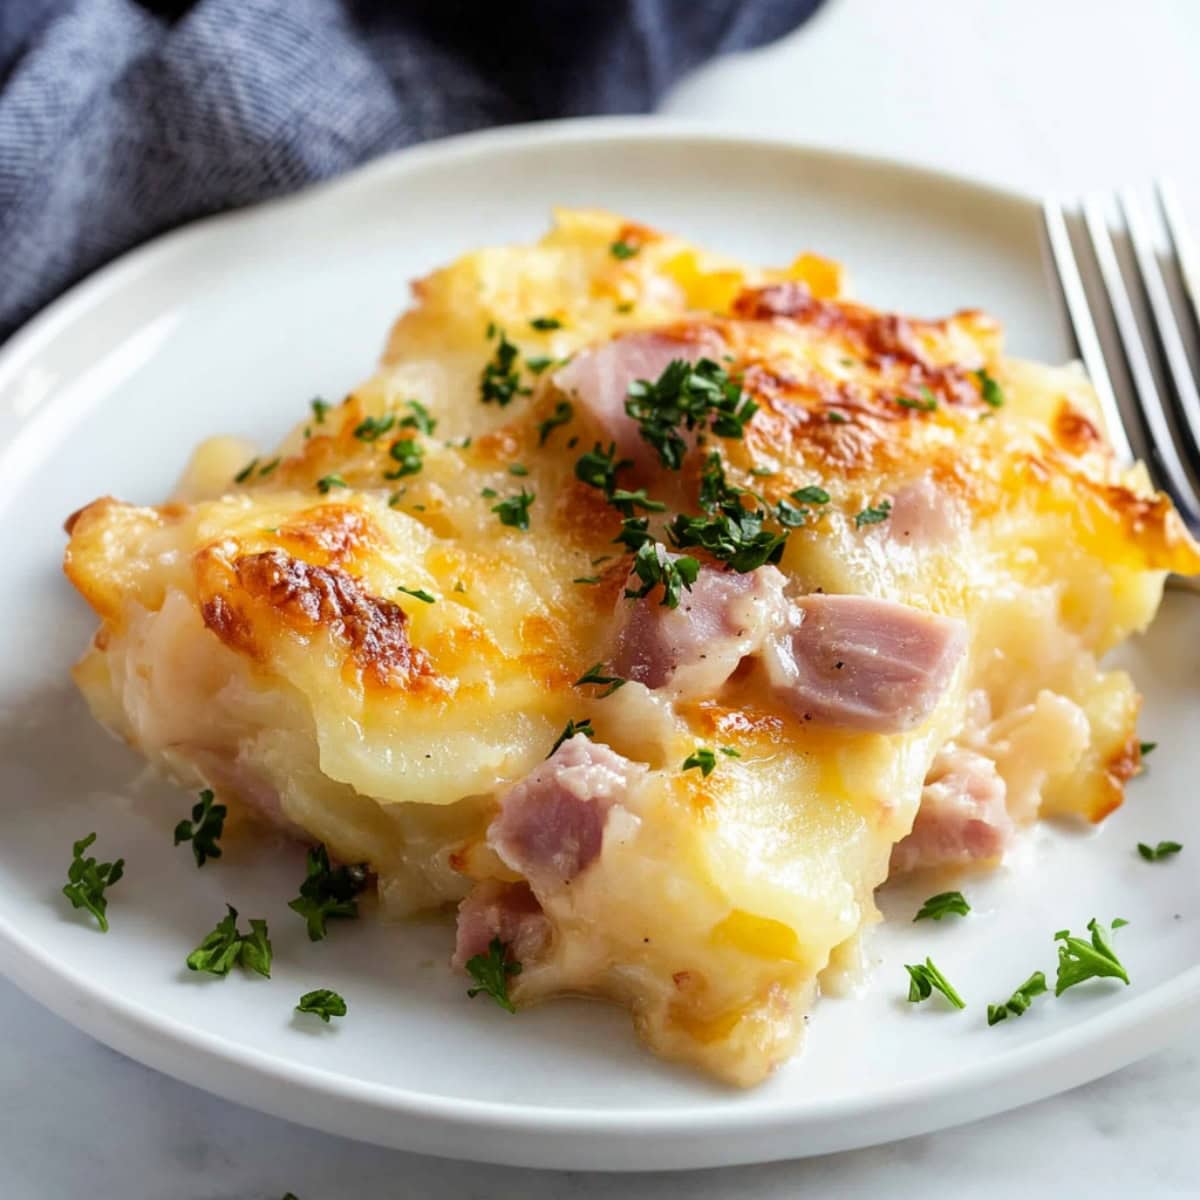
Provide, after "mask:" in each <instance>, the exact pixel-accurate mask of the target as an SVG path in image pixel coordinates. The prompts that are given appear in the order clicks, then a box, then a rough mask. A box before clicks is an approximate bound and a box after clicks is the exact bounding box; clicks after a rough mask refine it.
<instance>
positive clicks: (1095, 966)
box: [1054, 917, 1129, 996]
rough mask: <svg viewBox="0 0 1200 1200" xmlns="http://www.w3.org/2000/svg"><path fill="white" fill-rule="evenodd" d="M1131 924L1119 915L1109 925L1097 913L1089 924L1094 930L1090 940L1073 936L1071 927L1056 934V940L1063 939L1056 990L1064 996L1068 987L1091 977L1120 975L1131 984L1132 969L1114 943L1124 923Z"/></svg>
mask: <svg viewBox="0 0 1200 1200" xmlns="http://www.w3.org/2000/svg"><path fill="white" fill-rule="evenodd" d="M1128 924H1129V922H1128V921H1124V920H1122V919H1121V918H1120V917H1118V918H1117V919H1116V920H1115V921H1113V923H1112V928H1111V929H1105V927H1104V926H1103V925H1101V924H1100V922H1099V921H1097V920H1096V918H1095V917H1093V918H1092V919H1091V920H1090V921H1089V922H1088V926H1087V927H1088V929H1089V930H1091V934H1092V940H1091V941H1090V942H1085V941H1084V940H1083V938H1078V937H1072V936H1071V933H1070V931H1069V930H1066V929H1060V930H1059V931H1058V932H1057V933H1056V934H1055V935H1054V940H1055V941H1058V942H1062V945H1061V946H1059V948H1058V978H1057V980H1056V981H1055V984H1054V994H1055V995H1056V996H1061V995H1062V994H1063V992H1065V991H1066V990H1067V988H1072V987H1074V986H1075V985H1076V984H1077V983H1084V982H1085V981H1086V980H1088V979H1103V978H1110V979H1120V980H1121V981H1122V982H1123V983H1125V984H1126V985H1128V983H1129V972H1128V971H1126V970H1125V967H1124V966H1123V965H1122V963H1121V960H1120V959H1119V958H1117V954H1116V951H1115V950H1114V949H1113V947H1112V935H1113V934H1114V933H1115V932H1116V931H1117V930H1118V929H1120V928H1121V926H1122V925H1128Z"/></svg>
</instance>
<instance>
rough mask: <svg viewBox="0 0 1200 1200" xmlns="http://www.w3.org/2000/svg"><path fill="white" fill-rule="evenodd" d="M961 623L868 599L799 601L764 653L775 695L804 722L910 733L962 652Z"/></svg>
mask: <svg viewBox="0 0 1200 1200" xmlns="http://www.w3.org/2000/svg"><path fill="white" fill-rule="evenodd" d="M966 644H967V635H966V627H965V626H964V624H963V623H962V622H961V621H956V620H952V619H951V618H949V617H940V616H937V615H936V614H934V613H928V612H923V611H921V610H920V609H917V608H912V607H910V606H909V605H907V604H898V603H896V602H895V601H893V600H877V599H875V598H873V597H870V596H826V595H821V594H815V595H809V596H805V597H803V598H802V599H801V600H798V601H797V602H796V603H795V605H794V606H793V612H792V615H791V617H790V619H789V620H788V621H787V623H786V625H785V627H784V629H783V630H782V632H781V633H779V634H778V635H776V636H775V637H773V638H771V639H770V640H769V641H768V643H767V647H766V655H765V658H766V663H767V671H768V674H769V676H770V678H771V682H772V684H773V685H774V687H775V688H776V690H777V692H778V694H779V695H780V697H781V698H782V699H783V700H784V701H785V702H786V703H787V705H788V706H789V707H790V708H791V709H792V710H793V711H794V712H795V713H796V714H797V715H798V716H800V717H803V718H804V719H805V720H815V721H822V722H824V723H825V724H828V725H837V726H841V727H842V728H844V729H860V730H864V731H867V732H871V733H903V732H905V731H906V730H909V729H915V728H916V727H917V726H918V725H920V724H921V723H922V722H923V721H925V719H926V718H927V717H928V716H929V714H930V713H932V712H933V710H934V708H935V707H936V706H937V703H938V701H939V700H940V699H941V696H942V693H943V692H944V691H945V690H946V687H947V686H948V685H949V683H950V679H951V677H952V676H953V674H954V669H955V667H956V666H957V665H958V662H959V660H960V659H961V658H962V656H963V653H964V651H965V650H966Z"/></svg>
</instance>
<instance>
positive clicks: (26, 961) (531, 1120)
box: [0, 116, 1200, 1170]
mask: <svg viewBox="0 0 1200 1200" xmlns="http://www.w3.org/2000/svg"><path fill="white" fill-rule="evenodd" d="M605 141H607V142H613V143H621V142H634V143H642V144H644V143H652V142H662V143H665V144H670V145H672V146H676V147H678V146H679V145H681V144H684V143H691V144H693V145H697V144H698V145H702V146H704V147H706V148H710V149H711V148H714V147H720V146H723V145H724V146H730V147H737V148H743V149H744V148H751V149H755V148H757V149H763V150H768V151H774V152H779V153H784V154H788V155H791V156H795V157H796V158H797V159H808V160H820V161H825V162H832V163H835V164H837V165H840V166H843V167H846V168H849V169H851V170H856V169H857V170H862V171H873V172H890V173H893V174H899V175H903V176H905V177H907V178H909V179H911V180H913V181H914V182H917V183H920V184H924V185H925V186H930V187H937V188H943V189H944V188H946V187H952V188H955V189H959V190H966V191H971V192H974V193H975V194H976V195H979V196H986V197H988V198H990V199H992V200H996V201H1000V202H1007V203H1008V204H1009V205H1011V206H1014V207H1017V206H1019V207H1021V208H1024V209H1025V210H1026V211H1032V210H1036V208H1037V205H1038V199H1037V197H1036V196H1033V195H1032V194H1030V193H1028V192H1026V191H1024V190H1020V189H1016V188H1009V187H1004V186H1001V185H998V184H996V183H994V182H991V181H988V180H982V179H977V178H972V177H971V176H969V175H966V174H963V173H959V172H951V171H945V170H942V169H939V168H935V167H930V166H927V165H923V164H920V163H913V162H909V161H904V160H899V159H892V158H889V157H887V156H882V155H877V154H869V153H859V152H854V151H848V150H843V149H837V148H831V147H827V146H822V145H820V144H813V143H808V142H803V141H798V140H795V139H791V138H787V137H783V136H777V135H774V134H745V133H740V132H737V131H734V130H728V129H720V128H718V129H713V128H710V127H706V126H702V125H700V124H698V123H696V122H693V121H690V120H680V119H678V118H662V117H654V116H650V117H590V118H574V119H566V120H556V121H548V122H540V123H533V124H527V125H519V126H502V127H497V128H491V129H485V130H479V131H473V132H470V133H465V134H459V135H456V136H454V137H450V138H445V139H439V140H435V141H431V142H426V143H422V144H420V145H417V146H413V147H409V148H406V149H401V150H397V151H393V152H390V153H388V154H386V155H382V156H380V157H379V158H377V159H374V160H372V161H371V162H369V163H366V164H364V165H362V166H359V167H357V168H355V169H354V170H352V171H350V172H348V173H346V174H344V175H340V176H337V177H335V178H333V179H330V180H324V181H321V182H319V183H316V184H313V185H310V186H308V187H305V188H303V189H301V190H299V191H297V192H293V193H289V194H287V195H284V196H279V197H276V198H274V199H271V200H268V201H265V202H263V203H261V204H257V205H253V206H251V207H248V208H242V209H237V210H233V211H230V212H224V213H217V214H213V215H211V216H207V217H203V218H200V219H199V220H196V221H193V222H190V223H189V224H187V225H185V226H182V227H180V228H178V229H174V230H171V231H169V232H166V233H164V234H161V235H159V236H157V237H155V238H152V239H150V240H149V241H147V242H145V243H143V244H141V245H139V246H137V247H135V248H134V249H132V250H130V251H127V252H126V253H124V254H122V255H120V256H118V257H117V258H116V259H114V260H113V261H112V262H110V263H108V264H107V265H105V266H103V267H101V268H100V269H98V270H97V271H95V272H93V273H92V274H90V275H89V276H87V277H86V278H84V279H83V280H81V281H80V282H78V283H76V284H75V285H73V286H72V287H71V288H70V289H68V290H67V291H66V292H64V293H63V294H62V295H61V296H60V297H58V298H57V299H56V300H54V301H53V302H51V303H50V304H49V305H48V306H47V307H45V308H44V309H42V310H41V311H40V312H39V313H38V314H37V315H35V316H34V317H33V318H32V319H31V320H30V321H28V322H27V323H26V324H25V325H24V326H23V327H22V328H20V329H19V330H18V331H17V332H16V333H14V334H13V335H12V337H11V338H9V339H8V341H7V342H6V343H5V344H4V345H3V346H0V390H3V389H4V388H5V387H7V386H8V385H10V384H11V383H12V382H13V381H14V380H15V379H17V378H19V375H20V372H21V371H22V370H23V369H24V368H25V366H26V365H27V364H28V363H29V362H30V361H31V360H33V359H34V358H36V356H37V354H38V353H39V352H40V351H41V350H43V349H44V348H45V347H46V346H48V345H49V344H51V343H52V342H53V340H54V339H55V337H56V336H58V334H59V333H60V332H61V331H64V330H65V329H69V328H70V326H71V325H72V324H73V323H74V322H76V321H79V320H87V319H88V318H89V315H90V313H91V312H92V310H93V309H95V308H96V307H97V306H99V305H101V304H103V303H104V302H105V300H106V298H108V297H109V296H110V295H111V294H113V293H114V292H119V291H120V290H121V289H122V288H123V287H125V286H128V285H131V284H135V283H136V281H137V279H138V277H139V275H144V274H147V273H151V272H154V271H157V270H161V269H162V268H164V267H165V268H168V269H169V267H170V265H171V260H172V258H174V257H176V256H178V255H181V254H185V253H187V251H188V250H189V249H190V248H191V247H193V246H194V245H195V244H196V243H198V242H203V241H204V240H205V239H206V238H208V237H209V236H210V235H212V234H214V233H215V234H216V235H217V236H221V234H222V233H223V231H225V230H227V229H233V228H236V227H238V226H241V225H247V224H254V223H259V222H262V221H268V222H269V221H270V220H271V219H272V218H273V216H274V215H275V214H276V213H277V212H279V211H283V210H285V209H288V208H291V207H294V206H298V205H299V206H303V205H306V204H308V203H310V202H312V201H313V200H314V199H320V198H321V197H323V196H325V195H327V194H329V193H342V192H346V191H350V190H355V189H370V188H371V187H373V186H375V185H376V184H377V183H379V182H381V181H382V180H384V179H386V178H387V177H389V176H393V175H397V176H399V175H403V174H405V173H408V172H411V171H420V170H422V169H424V168H426V167H430V166H434V167H436V166H438V165H446V164H449V163H453V162H456V161H458V162H462V161H466V160H470V159H471V158H472V157H484V158H486V157H488V156H491V155H493V154H496V153H499V152H503V151H505V150H510V149H525V148H529V147H544V146H553V145H555V144H561V145H568V144H569V145H574V144H578V143H580V142H584V143H588V142H591V143H595V142H605ZM15 415H16V421H15V426H14V431H13V432H14V435H15V434H17V433H19V431H20V429H21V428H22V427H23V426H24V424H25V423H26V422H27V421H28V420H29V414H26V415H21V414H15ZM2 440H3V441H4V442H9V441H10V440H11V438H10V437H9V436H3V438H2ZM0 971H2V972H3V973H4V974H5V975H6V976H7V977H8V978H9V979H11V980H13V982H14V983H16V984H17V985H18V986H19V987H20V988H21V989H22V990H23V991H25V992H26V993H27V994H28V995H30V996H32V997H33V998H34V999H35V1000H37V1001H38V1002H39V1003H41V1004H43V1005H44V1006H45V1007H47V1008H49V1009H50V1010H51V1011H52V1012H54V1013H56V1014H57V1015H58V1016H60V1017H62V1018H64V1019H65V1020H67V1021H68V1022H70V1023H71V1024H73V1025H75V1026H76V1027H77V1028H80V1029H82V1030H83V1031H84V1032H86V1033H87V1034H89V1035H90V1036H92V1037H94V1038H96V1039H97V1040H99V1041H101V1042H103V1043H105V1044H107V1045H109V1046H111V1047H113V1048H114V1049H116V1050H118V1051H120V1052H121V1053H124V1054H126V1055H128V1056H129V1057H131V1058H133V1059H135V1060H137V1061H139V1062H142V1063H144V1064H146V1065H148V1066H151V1067H153V1068H155V1069H157V1070H160V1071H163V1072H165V1073H166V1074H168V1075H171V1076H173V1077H175V1078H177V1079H180V1080H183V1081H184V1082H187V1083H190V1084H193V1085H195V1086H198V1087H201V1088H204V1089H205V1090H208V1091H210V1092H215V1093H216V1094H219V1095H221V1096H224V1097H225V1098H227V1099H230V1100H233V1101H235V1102H239V1103H251V1104H253V1105H254V1106H255V1107H257V1108H260V1109H262V1110H264V1111H266V1112H269V1113H272V1114H273V1115H276V1116H280V1117H284V1118H286V1119H289V1120H293V1121H298V1122H299V1123H301V1124H306V1125H309V1126H312V1127H315V1128H321V1129H325V1130H329V1131H333V1132H336V1133H339V1134H342V1135H344V1136H348V1137H352V1138H358V1139H361V1140H370V1141H373V1142H377V1143H381V1144H385V1145H391V1146H394V1147H398V1148H404V1149H409V1150H420V1151H424V1152H426V1153H435V1154H442V1155H445V1156H448V1157H457V1158H464V1157H466V1158H472V1159H476V1160H480V1161H490V1162H501V1163H509V1164H513V1165H526V1166H528V1165H536V1166H548V1167H574V1168H581V1167H583V1168H590V1169H607V1170H637V1169H644V1168H646V1167H670V1168H680V1167H702V1166H713V1165H718V1164H722V1165H731V1164H735V1163H747V1162H762V1161H768V1160H771V1159H780V1158H792V1157H803V1156H806V1155H810V1154H817V1153H826V1152H830V1151H835V1150H842V1149H848V1148H851V1147H855V1146H862V1145H869V1144H876V1143H878V1142H881V1141H888V1140H893V1139H895V1138H899V1137H907V1136H912V1135H914V1134H919V1133H924V1132H929V1131H930V1130H933V1129H940V1128H946V1127H949V1126H951V1125H956V1124H960V1123H963V1122H965V1121H970V1120H974V1119H978V1118H980V1117H984V1116H988V1115H991V1114H993V1113H996V1112H999V1111H1003V1110H1005V1109H1008V1108H1012V1107H1015V1106H1017V1105H1019V1104H1024V1103H1029V1102H1031V1101H1034V1100H1038V1099H1041V1098H1043V1097H1045V1096H1048V1095H1050V1094H1054V1093H1058V1092H1061V1091H1065V1090H1067V1089H1068V1088H1071V1087H1075V1086H1078V1085H1079V1084H1082V1083H1085V1082H1088V1081H1089V1080H1092V1079H1095V1078H1098V1077H1099V1076H1101V1075H1103V1074H1107V1073H1108V1072H1109V1071H1112V1070H1115V1069H1118V1068H1119V1067H1122V1066H1125V1065H1127V1064H1128V1063H1130V1062H1132V1061H1134V1060H1135V1059H1137V1058H1139V1057H1142V1056H1143V1055H1145V1054H1148V1053H1151V1052H1153V1051H1154V1050H1155V1049H1158V1048H1160V1047H1161V1046H1163V1045H1165V1044H1166V1043H1167V1042H1169V1041H1170V1040H1171V1038H1173V1037H1174V1036H1175V1034H1176V1033H1177V1031H1178V1030H1179V1029H1180V1028H1181V1027H1182V1025H1183V1024H1184V1023H1185V1021H1186V1020H1187V1018H1188V1016H1189V1015H1190V1010H1191V1009H1193V1008H1194V1007H1195V1006H1196V1004H1197V1001H1200V964H1196V965H1193V966H1191V967H1189V968H1186V969H1185V970H1184V971H1182V972H1180V973H1179V974H1177V975H1175V976H1174V977H1172V978H1171V979H1169V980H1166V981H1164V982H1163V983H1161V984H1158V985H1156V986H1155V987H1154V988H1153V989H1152V990H1151V991H1149V992H1147V993H1145V994H1144V995H1139V996H1137V997H1134V998H1132V999H1130V1000H1129V1001H1128V1002H1126V1003H1125V1004H1123V1005H1121V1006H1120V1007H1119V1008H1114V1009H1111V1010H1108V1011H1105V1012H1101V1013H1099V1014H1097V1015H1094V1016H1091V1017H1088V1018H1084V1019H1080V1020H1078V1021H1076V1022H1074V1023H1073V1024H1071V1025H1070V1026H1068V1027H1066V1028H1064V1029H1063V1030H1062V1031H1061V1032H1057V1033H1055V1034H1054V1035H1052V1036H1051V1037H1050V1038H1045V1039H1038V1040H1037V1041H1034V1042H1032V1043H1029V1044H1028V1045H1026V1046H1023V1047H1021V1048H1018V1049H1014V1050H1012V1051H1011V1052H1009V1053H1008V1054H1006V1055H1003V1056H999V1057H997V1058H996V1059H994V1060H992V1061H990V1062H985V1063H981V1064H972V1065H968V1066H962V1067H959V1068H957V1069H955V1070H953V1071H950V1072H944V1073H942V1074H940V1075H938V1076H936V1077H931V1078H928V1079H925V1080H917V1081H912V1082H905V1083H901V1084H893V1085H889V1086H888V1087H886V1088H879V1089H875V1090H874V1091H873V1092H872V1093H871V1095H870V1097H869V1099H867V1100H866V1101H864V1100H863V1099H861V1098H856V1097H854V1096H843V1097H840V1098H835V1099H832V1100H821V1099H820V1098H816V1099H806V1100H805V1101H804V1102H803V1104H802V1105H798V1104H796V1103H794V1102H793V1103H787V1102H781V1103H780V1104H779V1106H778V1107H777V1108H775V1109H774V1110H773V1111H771V1112H769V1113H764V1112H763V1111H762V1110H761V1109H752V1108H749V1107H746V1106H740V1105H739V1097H740V1096H741V1093H738V1092H732V1091H731V1092H730V1094H729V1096H728V1097H727V1098H724V1099H718V1100H715V1101H714V1102H712V1103H705V1104H704V1105H703V1106H702V1107H696V1106H692V1105H682V1106H679V1107H677V1108H672V1109H654V1110H650V1109H638V1108H631V1107H625V1108H620V1109H615V1108H614V1109H610V1110H602V1109H589V1108H578V1107H571V1106H563V1105H555V1106H548V1105H536V1104H523V1103H516V1102H507V1101H505V1102H501V1101H492V1100H472V1099H461V1098H454V1097H450V1096H441V1095H438V1094H436V1093H429V1092H425V1091H414V1090H412V1089H409V1088H406V1087H403V1086H400V1085H394V1084H384V1083H378V1082H374V1081H369V1080H362V1079H355V1078H352V1077H349V1076H347V1075H345V1074H342V1073H338V1072H335V1071H332V1070H329V1069H326V1068H321V1067H316V1066H310V1065H307V1064H299V1063H297V1062H295V1061H294V1060H289V1059H286V1058H282V1057H280V1056H279V1055H276V1054H273V1053H265V1052H263V1051H259V1050H257V1049H253V1048H247V1047H244V1046H241V1045H238V1044H235V1043H233V1042H229V1041H227V1040H226V1039H224V1038H221V1037H220V1036H218V1035H215V1034H210V1033H207V1032H205V1031H203V1030H200V1029H197V1028H196V1027H194V1026H191V1025H188V1024H187V1023H185V1022H183V1021H181V1020H179V1019H177V1018H176V1017H173V1016H167V1015H164V1014H163V1013H161V1012H159V1011H157V1010H155V1009H153V1008H148V1007H145V1006H143V1005H141V1004H139V1003H137V1002H136V1001H135V1000H133V999H132V998H130V997H127V996H124V995H119V994H114V993H113V992H111V991H109V990H106V989H105V988H104V987H102V986H99V985H96V984H93V983H92V982H91V981H89V980H88V979H87V978H86V977H85V976H84V975H82V973H81V972H79V971H78V970H75V969H74V968H73V967H72V965H71V964H70V963H68V962H61V961H58V960H57V959H55V958H54V957H53V956H52V955H51V954H50V953H49V952H47V951H44V950H42V949H41V948H40V947H39V946H38V945H37V944H36V943H35V942H34V941H33V940H32V939H31V938H29V937H27V936H26V935H24V934H23V933H21V932H20V931H19V930H18V929H16V928H15V927H14V926H13V925H12V924H11V922H10V921H9V920H8V919H7V918H6V917H5V915H4V914H3V912H0ZM1151 1017H1154V1018H1155V1019H1153V1020H1152V1019H1150V1018H1151ZM1081 1049H1088V1050H1089V1051H1090V1053H1088V1054H1087V1055H1081V1054H1080V1050H1081ZM248 1096H249V1097H252V1099H249V1100H248V1099H247V1097H248ZM331 1099H332V1100H334V1101H335V1104H334V1105H333V1106H330V1105H329V1103H328V1102H329V1101H330V1100H331ZM864 1125H870V1126H871V1128H870V1130H869V1131H866V1132H861V1133H860V1132H856V1130H860V1129H862V1127H863V1126H864ZM880 1127H882V1128H880ZM789 1131H791V1132H793V1133H794V1134H795V1135H796V1137H797V1142H798V1144H796V1145H786V1144H785V1138H786V1135H787V1134H788V1132H789ZM470 1132H474V1133H476V1134H481V1135H486V1136H485V1137H484V1139H483V1140H481V1141H479V1142H478V1143H477V1144H470V1143H468V1144H466V1145H464V1144H462V1142H461V1139H462V1136H463V1135H464V1134H466V1133H470ZM715 1134H724V1135H725V1136H726V1137H727V1138H729V1139H730V1141H731V1142H732V1144H726V1143H725V1142H724V1140H722V1141H719V1142H718V1141H714V1140H713V1135H715ZM565 1135H582V1136H583V1137H585V1138H587V1139H588V1141H587V1142H586V1143H581V1142H579V1141H577V1140H572V1139H568V1138H567V1137H566V1136H565ZM508 1138H520V1139H521V1141H520V1143H514V1144H513V1145H511V1146H510V1145H508V1144H507V1139H508ZM666 1139H669V1140H666ZM770 1147H774V1148H770ZM614 1152H618V1153H617V1156H616V1157H614Z"/></svg>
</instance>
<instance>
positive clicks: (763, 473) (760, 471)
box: [750, 467, 777, 479]
mask: <svg viewBox="0 0 1200 1200" xmlns="http://www.w3.org/2000/svg"><path fill="white" fill-rule="evenodd" d="M750 474H751V475H753V476H754V477H755V478H756V479H770V478H771V476H773V475H775V474H777V472H776V470H775V468H774V467H751V468H750Z"/></svg>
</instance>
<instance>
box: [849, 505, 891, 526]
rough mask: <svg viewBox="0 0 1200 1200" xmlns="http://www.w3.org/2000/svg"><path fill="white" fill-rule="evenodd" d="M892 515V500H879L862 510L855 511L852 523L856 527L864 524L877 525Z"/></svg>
mask: <svg viewBox="0 0 1200 1200" xmlns="http://www.w3.org/2000/svg"><path fill="white" fill-rule="evenodd" d="M891 515H892V502H891V501H890V500H880V502H879V503H878V504H876V505H873V506H868V507H867V508H864V509H863V510H862V512H860V513H857V514H856V515H855V517H854V524H855V526H856V527H857V528H858V529H861V528H862V527H863V526H864V525H878V524H879V523H880V522H881V521H886V520H887V519H888V517H890V516H891Z"/></svg>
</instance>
